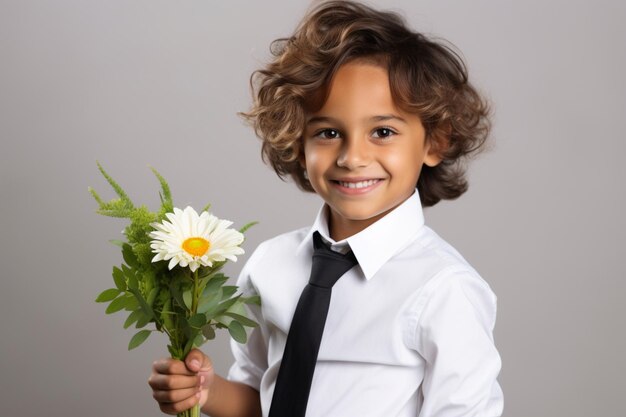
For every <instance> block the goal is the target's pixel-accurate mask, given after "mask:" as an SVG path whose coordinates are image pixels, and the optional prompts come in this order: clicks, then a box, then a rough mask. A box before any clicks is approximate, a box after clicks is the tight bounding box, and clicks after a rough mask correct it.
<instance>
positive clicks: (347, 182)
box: [331, 178, 383, 194]
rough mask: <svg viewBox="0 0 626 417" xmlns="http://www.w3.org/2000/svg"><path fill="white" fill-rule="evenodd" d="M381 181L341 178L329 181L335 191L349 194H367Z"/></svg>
mask: <svg viewBox="0 0 626 417" xmlns="http://www.w3.org/2000/svg"><path fill="white" fill-rule="evenodd" d="M382 181H383V179H382V178H354V179H352V178H350V179H347V178H343V179H337V180H331V182H332V183H333V184H334V185H335V187H336V188H337V189H339V190H340V191H343V192H345V193H350V194H353V193H363V192H368V191H370V190H372V189H373V188H375V187H376V186H377V185H378V184H380V183H381V182H382Z"/></svg>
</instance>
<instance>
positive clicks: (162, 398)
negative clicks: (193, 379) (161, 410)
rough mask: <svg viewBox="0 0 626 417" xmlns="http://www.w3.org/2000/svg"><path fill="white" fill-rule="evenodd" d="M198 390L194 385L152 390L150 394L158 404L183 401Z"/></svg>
mask: <svg viewBox="0 0 626 417" xmlns="http://www.w3.org/2000/svg"><path fill="white" fill-rule="evenodd" d="M199 392H200V388H198V387H194V388H185V389H174V390H164V391H154V392H153V393H152V396H153V397H154V399H155V400H157V402H159V403H160V404H169V403H177V402H180V401H184V400H186V399H187V398H189V397H191V396H194V395H196V394H197V393H199Z"/></svg>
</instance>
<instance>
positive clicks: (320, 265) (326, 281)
mask: <svg viewBox="0 0 626 417" xmlns="http://www.w3.org/2000/svg"><path fill="white" fill-rule="evenodd" d="M313 247H314V248H315V251H314V252H313V265H312V266H311V278H310V279H309V283H310V284H311V285H315V286H317V287H322V288H332V286H333V285H335V283H336V282H337V280H338V279H339V278H340V277H341V276H342V275H343V274H345V273H346V272H348V270H350V269H351V268H352V267H353V266H355V265H356V264H357V263H358V261H357V260H356V257H355V256H354V253H352V251H349V252H348V253H346V254H342V253H339V252H335V251H334V250H332V249H331V248H330V247H329V246H328V245H327V244H326V243H325V242H324V240H323V239H322V236H321V235H320V233H319V232H318V231H316V232H315V233H313Z"/></svg>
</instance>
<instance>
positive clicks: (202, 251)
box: [149, 206, 244, 272]
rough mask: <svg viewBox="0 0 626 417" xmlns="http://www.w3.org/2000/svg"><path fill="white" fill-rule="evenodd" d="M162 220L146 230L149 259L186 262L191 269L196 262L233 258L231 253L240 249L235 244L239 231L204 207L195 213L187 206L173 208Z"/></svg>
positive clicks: (205, 263) (204, 263) (172, 263)
mask: <svg viewBox="0 0 626 417" xmlns="http://www.w3.org/2000/svg"><path fill="white" fill-rule="evenodd" d="M166 216H167V218H168V220H169V221H167V220H163V222H162V223H151V224H150V225H151V226H152V227H154V228H155V229H156V230H155V231H153V232H150V234H149V236H150V237H151V238H152V239H153V240H152V242H151V243H150V247H151V248H152V252H154V253H156V256H155V257H154V258H152V262H157V261H160V260H166V261H167V260H169V261H170V263H169V265H168V268H169V269H170V270H171V269H172V268H174V267H175V266H176V265H180V266H182V267H186V266H189V268H190V269H191V271H192V272H193V271H195V270H196V269H198V268H199V267H200V266H209V267H210V266H213V262H220V261H224V260H226V259H229V260H231V261H233V262H236V261H237V257H236V256H235V255H241V254H243V253H244V251H243V249H242V248H240V247H239V245H241V243H242V242H243V234H242V233H240V232H239V231H237V230H235V229H229V228H228V227H229V226H230V225H232V224H233V222H231V221H228V220H221V219H218V218H217V217H215V216H214V215H212V214H210V213H209V212H207V211H204V212H202V214H200V215H198V213H197V212H196V211H195V210H194V209H193V208H191V207H189V206H187V207H186V208H185V210H181V209H179V208H174V213H167V214H166Z"/></svg>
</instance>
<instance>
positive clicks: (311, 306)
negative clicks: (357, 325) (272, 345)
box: [269, 231, 357, 417]
mask: <svg viewBox="0 0 626 417" xmlns="http://www.w3.org/2000/svg"><path fill="white" fill-rule="evenodd" d="M313 245H314V248H315V252H314V253H313V265H312V266H311V277H310V278H309V283H308V284H307V285H306V286H305V287H304V290H302V294H301V295H300V300H299V301H298V305H297V307H296V312H295V313H294V315H293V320H292V321H291V326H290V327H289V334H288V335H287V343H286V345H285V352H284V353H283V359H282V362H281V364H280V369H279V371H278V377H277V379H276V386H275V388H274V396H273V397H272V405H271V406H270V413H269V417H304V414H305V412H306V405H307V401H308V400H309V391H310V390H311V381H312V379H313V372H314V371H315V363H316V362H317V354H318V352H319V349H320V342H321V340H322V333H323V332H324V324H325V323H326V316H327V315H328V306H329V305H330V294H331V291H332V287H333V285H335V282H337V280H338V279H339V278H340V277H341V276H342V275H343V274H345V273H346V272H348V270H349V269H351V268H352V267H353V266H354V265H356V264H357V260H356V258H355V256H354V254H353V253H352V251H350V252H348V253H347V254H345V255H343V254H341V253H338V252H335V251H333V250H331V249H330V248H329V247H328V246H326V244H325V243H324V241H323V240H322V236H321V235H320V234H319V232H317V231H316V232H315V233H314V234H313Z"/></svg>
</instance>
